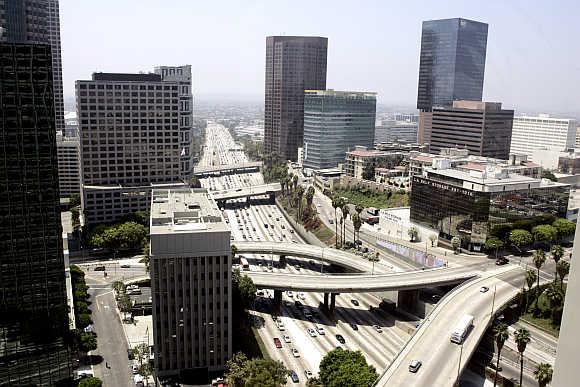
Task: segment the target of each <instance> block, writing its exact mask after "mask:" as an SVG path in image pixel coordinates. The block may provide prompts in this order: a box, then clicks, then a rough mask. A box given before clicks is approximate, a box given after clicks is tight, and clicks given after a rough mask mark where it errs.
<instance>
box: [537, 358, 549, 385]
mask: <svg viewBox="0 0 580 387" xmlns="http://www.w3.org/2000/svg"><path fill="white" fill-rule="evenodd" d="M552 374H553V370H552V366H551V365H550V364H549V363H541V364H539V365H538V367H537V368H536V370H535V371H534V376H535V377H536V380H537V381H538V384H539V386H540V387H546V386H547V385H548V384H549V383H551V382H552Z"/></svg>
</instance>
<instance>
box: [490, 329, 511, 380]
mask: <svg viewBox="0 0 580 387" xmlns="http://www.w3.org/2000/svg"><path fill="white" fill-rule="evenodd" d="M493 336H494V337H495V344H496V345H497V364H496V367H495V377H494V378H493V387H495V386H496V385H497V372H498V369H499V360H500V357H501V350H502V348H503V345H504V343H505V342H506V340H507V339H508V337H509V332H508V327H507V325H505V324H504V323H499V324H497V325H496V326H495V328H494V329H493Z"/></svg>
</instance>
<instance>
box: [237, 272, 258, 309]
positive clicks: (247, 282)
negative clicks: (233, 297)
mask: <svg viewBox="0 0 580 387" xmlns="http://www.w3.org/2000/svg"><path fill="white" fill-rule="evenodd" d="M238 289H239V290H240V296H241V298H242V302H243V303H244V307H245V308H247V307H248V306H249V305H251V304H252V302H254V300H255V299H256V290H257V288H256V285H255V284H254V281H252V279H251V278H250V277H248V276H247V275H244V276H242V277H241V278H240V281H239V283H238Z"/></svg>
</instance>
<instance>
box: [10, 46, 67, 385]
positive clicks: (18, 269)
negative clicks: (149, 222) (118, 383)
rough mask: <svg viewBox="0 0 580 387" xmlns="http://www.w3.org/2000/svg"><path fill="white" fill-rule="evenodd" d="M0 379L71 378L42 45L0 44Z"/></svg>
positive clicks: (48, 63)
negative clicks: (0, 148)
mask: <svg viewBox="0 0 580 387" xmlns="http://www.w3.org/2000/svg"><path fill="white" fill-rule="evenodd" d="M0 62H1V63H2V66H0V111H2V114H1V115H0V120H1V121H0V122H1V126H0V146H1V147H2V149H3V151H2V156H1V157H2V159H3V161H2V163H1V165H2V166H1V167H0V251H2V253H1V254H0V385H2V386H5V385H6V386H8V385H10V386H22V385H40V386H49V385H50V386H52V385H55V384H57V383H60V382H63V381H64V380H67V379H69V378H70V377H71V374H72V364H71V355H70V352H69V348H68V346H67V345H66V344H65V338H66V337H68V329H69V326H68V311H67V300H66V285H65V267H64V266H65V264H64V255H63V244H62V243H63V242H62V227H61V220H60V202H59V187H58V165H57V148H56V131H55V130H54V126H55V123H54V107H53V106H54V105H53V103H54V102H53V93H52V78H53V77H52V56H51V52H50V46H49V45H46V44H11V43H0Z"/></svg>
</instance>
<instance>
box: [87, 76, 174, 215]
mask: <svg viewBox="0 0 580 387" xmlns="http://www.w3.org/2000/svg"><path fill="white" fill-rule="evenodd" d="M76 96H77V112H78V120H79V132H80V141H81V145H80V147H81V169H82V173H81V179H82V182H81V183H82V186H81V188H82V206H83V216H84V218H85V223H87V224H95V223H107V222H114V221H117V220H119V218H121V217H122V216H123V215H128V214H131V213H134V212H136V211H147V210H148V209H149V206H150V195H151V189H152V188H155V186H158V185H160V184H164V185H167V184H173V185H178V186H181V185H182V183H181V176H180V175H181V172H180V171H181V170H180V164H179V161H180V152H181V151H180V144H181V142H180V137H179V133H180V132H179V112H180V110H179V82H177V81H164V80H163V79H162V77H161V75H159V74H116V73H94V74H93V78H92V80H81V81H77V82H76Z"/></svg>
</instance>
